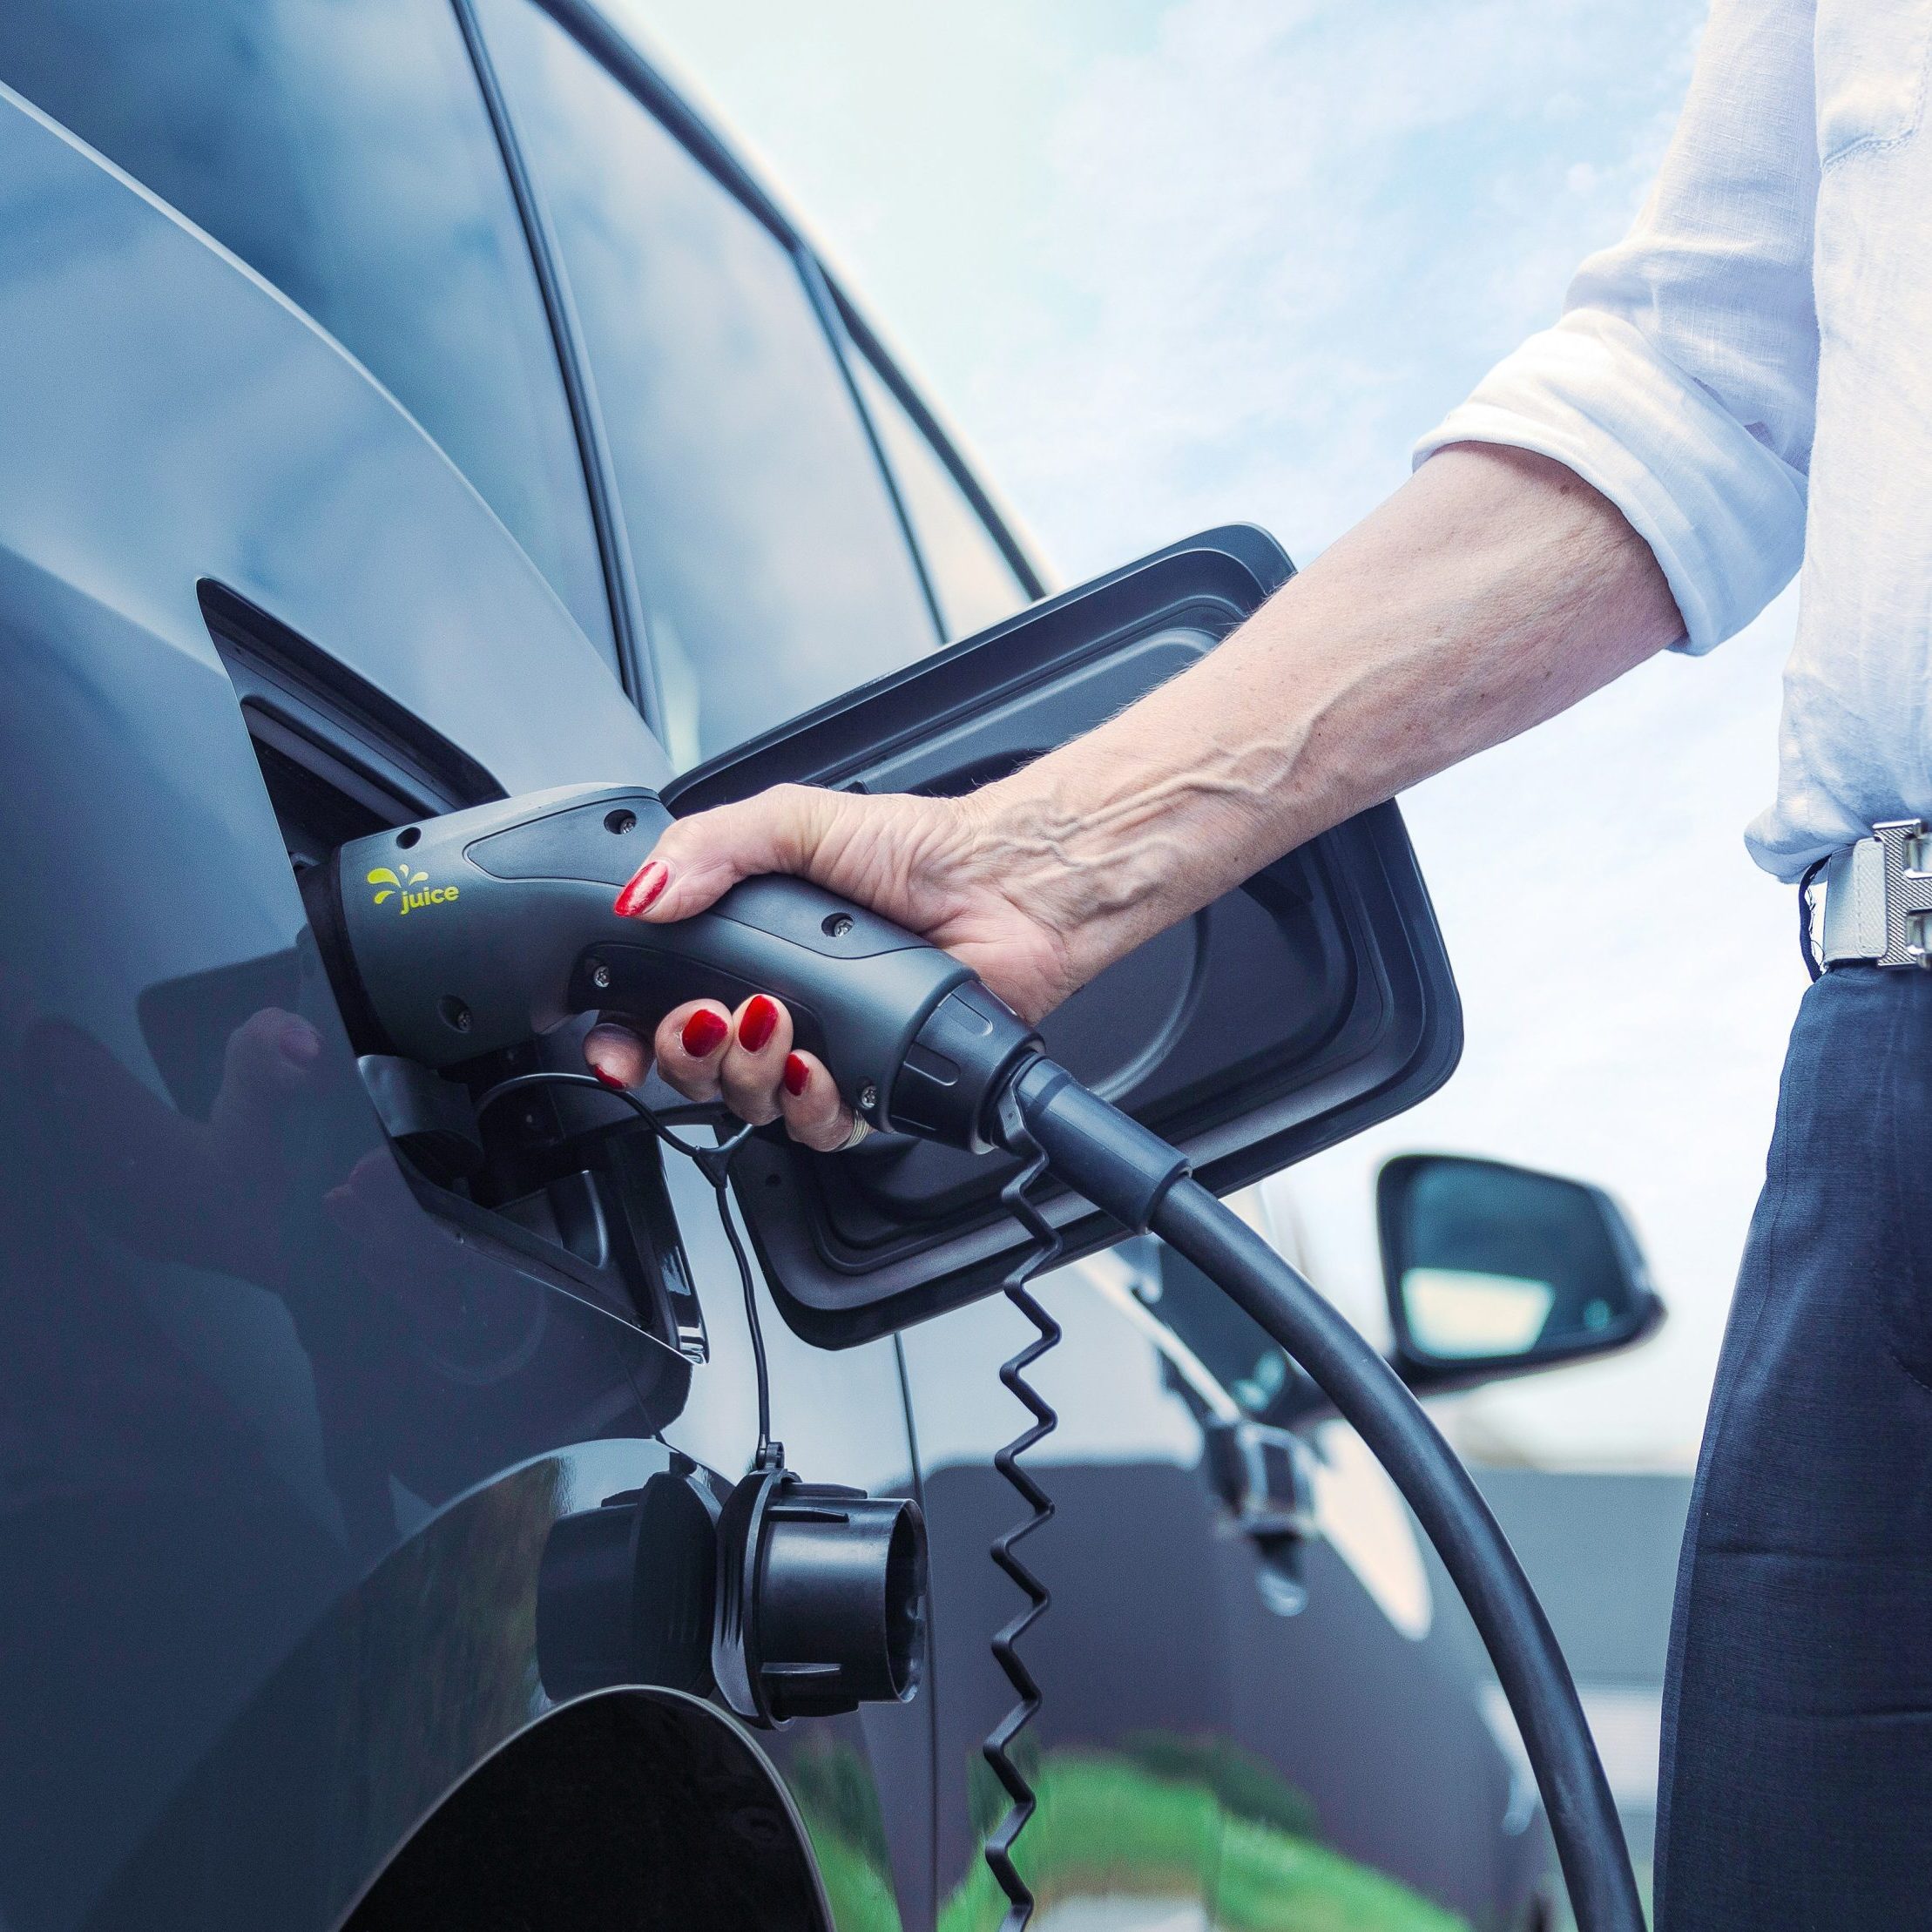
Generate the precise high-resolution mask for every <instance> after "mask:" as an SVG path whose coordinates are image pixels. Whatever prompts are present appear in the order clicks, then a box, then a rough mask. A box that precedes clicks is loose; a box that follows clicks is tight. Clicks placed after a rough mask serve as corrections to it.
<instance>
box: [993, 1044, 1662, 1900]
mask: <svg viewBox="0 0 1932 1932" xmlns="http://www.w3.org/2000/svg"><path fill="white" fill-rule="evenodd" d="M1015 1112H1017V1115H1018V1118H1019V1119H1020V1121H1021V1122H1022V1123H1023V1125H1024V1127H1025V1129H1026V1132H1027V1144H1028V1146H1030V1147H1031V1148H1035V1149H1037V1150H1038V1151H1039V1152H1042V1153H1044V1155H1045V1157H1046V1162H1047V1165H1048V1167H1049V1169H1050V1171H1051V1172H1052V1173H1053V1174H1054V1175H1055V1176H1056V1177H1057V1179H1060V1180H1062V1181H1064V1182H1065V1183H1066V1184H1067V1186H1070V1187H1071V1188H1073V1189H1074V1190H1075V1191H1076V1192H1078V1193H1080V1194H1084V1196H1085V1197H1086V1198H1087V1199H1089V1200H1090V1201H1091V1202H1092V1203H1093V1204H1094V1206H1096V1207H1098V1208H1100V1209H1101V1210H1102V1211H1103V1212H1104V1213H1107V1214H1110V1215H1111V1216H1112V1217H1113V1219H1115V1220H1117V1221H1118V1222H1120V1223H1121V1224H1122V1225H1123V1226H1125V1227H1128V1228H1131V1229H1132V1230H1134V1231H1135V1232H1136V1233H1152V1234H1156V1235H1159V1237H1160V1239H1161V1240H1164V1241H1165V1242H1166V1243H1167V1244H1168V1246H1171V1247H1172V1248H1173V1250H1174V1251H1175V1252H1176V1253H1179V1254H1181V1255H1184V1256H1186V1259H1187V1260H1190V1261H1192V1263H1193V1264H1194V1266H1195V1267H1198V1268H1199V1269H1200V1271H1201V1272H1202V1273H1204V1274H1206V1276H1207V1277H1208V1279H1209V1280H1212V1281H1213V1283H1214V1285H1215V1286H1216V1287H1219V1289H1220V1290H1221V1292H1222V1293H1223V1294H1226V1296H1227V1297H1228V1298H1229V1300H1232V1301H1233V1302H1234V1303H1235V1305H1236V1306H1237V1307H1240V1308H1241V1309H1243V1310H1244V1311H1245V1312H1246V1314H1248V1315H1250V1316H1251V1317H1252V1318H1253V1320H1254V1321H1257V1322H1259V1323H1260V1326H1261V1327H1262V1328H1264V1329H1265V1330H1266V1331H1267V1334H1270V1335H1272V1336H1273V1339H1274V1340H1275V1341H1278V1342H1279V1343H1280V1345H1281V1347H1282V1348H1284V1349H1286V1350H1287V1354H1288V1355H1289V1357H1290V1358H1291V1359H1292V1360H1293V1361H1295V1362H1296V1363H1298V1364H1299V1365H1300V1367H1301V1368H1303V1369H1305V1370H1306V1371H1307V1374H1308V1375H1309V1376H1310V1377H1312V1378H1313V1380H1314V1381H1315V1382H1316V1384H1317V1385H1318V1386H1319V1387H1320V1388H1321V1391H1322V1393H1323V1394H1324V1395H1327V1398H1328V1399H1329V1401H1330V1402H1333V1403H1334V1406H1335V1408H1336V1410H1337V1411H1338V1412H1339V1413H1340V1415H1341V1417H1342V1419H1343V1420H1344V1421H1345V1422H1348V1423H1349V1424H1351V1425H1352V1426H1353V1428H1354V1430H1355V1433H1356V1434H1357V1435H1360V1436H1361V1440H1362V1442H1364V1443H1365V1444H1366V1445H1367V1447H1368V1449H1369V1450H1370V1452H1371V1453H1372V1454H1373V1455H1374V1456H1375V1459H1376V1461H1377V1462H1379V1463H1381V1466H1382V1467H1383V1468H1384V1469H1387V1470H1388V1474H1389V1476H1390V1477H1391V1478H1392V1479H1393V1481H1394V1483H1395V1487H1396V1488H1397V1489H1398V1490H1401V1491H1402V1496H1403V1497H1404V1498H1405V1499H1406V1501H1407V1502H1408V1506H1409V1508H1410V1509H1411V1510H1414V1511H1415V1517H1416V1519H1417V1521H1418V1522H1420V1523H1421V1524H1422V1529H1423V1530H1424V1532H1425V1533H1426V1534H1427V1535H1428V1537H1429V1541H1430V1542H1431V1543H1433V1544H1435V1550H1436V1554H1437V1555H1438V1556H1440V1557H1442V1566H1443V1568H1444V1569H1446V1570H1447V1571H1449V1577H1450V1580H1451V1581H1452V1582H1453V1583H1454V1584H1455V1585H1456V1589H1457V1590H1458V1591H1460V1592H1461V1593H1462V1598H1463V1603H1464V1604H1467V1606H1468V1608H1469V1616H1470V1618H1471V1620H1472V1621H1473V1622H1474V1623H1475V1625H1476V1630H1477V1631H1478V1633H1479V1634H1480V1635H1481V1637H1482V1638H1483V1646H1484V1648H1485V1649H1486V1650H1487V1651H1488V1652H1489V1653H1490V1662H1491V1663H1492V1664H1493V1665H1495V1668H1496V1678H1497V1680H1498V1682H1500V1684H1501V1685H1502V1686H1503V1695H1504V1696H1505V1697H1506V1698H1507V1699H1509V1703H1510V1712H1512V1714H1513V1715H1514V1716H1515V1718H1516V1720H1517V1729H1518V1730H1519V1731H1520V1732H1521V1733H1522V1735H1523V1748H1524V1749H1525V1750H1526V1751H1527V1753H1529V1757H1530V1766H1531V1767H1532V1769H1533V1770H1534V1771H1535V1773H1536V1774H1537V1784H1538V1785H1539V1787H1541V1789H1542V1792H1543V1799H1544V1806H1545V1807H1546V1808H1547V1810H1548V1813H1549V1818H1550V1835H1551V1836H1552V1837H1553V1838H1554V1839H1555V1840H1556V1843H1557V1857H1558V1858H1559V1859H1560V1861H1562V1864H1563V1874H1564V1881H1565V1882H1566V1883H1567V1884H1568V1886H1569V1888H1570V1902H1571V1908H1572V1909H1573V1911H1574V1913H1575V1915H1576V1919H1577V1925H1578V1926H1579V1927H1580V1928H1581V1932H1643V1928H1644V1911H1643V1908H1642V1906H1641V1905H1640V1904H1639V1903H1638V1895H1637V1883H1636V1880H1635V1878H1634V1877H1633V1876H1632V1875H1631V1867H1630V1857H1629V1854H1628V1852H1627V1851H1626V1849H1625V1843H1624V1834H1623V1825H1622V1822H1621V1821H1620V1820H1619V1819H1618V1814H1617V1806H1616V1802H1615V1800H1613V1799H1612V1798H1611V1794H1610V1785H1609V1782H1608V1780H1606V1779H1605V1778H1604V1768H1603V1766H1602V1764H1601V1763H1600V1762H1599V1760H1598V1756H1597V1753H1596V1748H1595V1746H1593V1744H1592V1743H1591V1735H1590V1726H1589V1723H1588V1721H1587V1720H1586V1719H1585V1718H1584V1710H1583V1704H1582V1701H1581V1699H1579V1698H1578V1697H1577V1687H1576V1685H1575V1684H1574V1682H1572V1680H1571V1675H1570V1667H1569V1665H1567V1664H1566V1663H1565V1662H1564V1655H1563V1651H1562V1648H1561V1647H1560V1646H1559V1645H1558V1644H1557V1638H1556V1633H1555V1632H1554V1631H1552V1630H1551V1629H1550V1620H1549V1618H1547V1617H1545V1616H1544V1611H1543V1606H1542V1605H1541V1604H1539V1603H1538V1602H1537V1596H1536V1592H1535V1591H1533V1590H1531V1589H1530V1582H1529V1578H1528V1577H1525V1576H1524V1575H1523V1565H1522V1564H1520V1563H1518V1562H1517V1557H1516V1553H1515V1551H1514V1550H1511V1549H1510V1544H1509V1540H1508V1539H1507V1538H1506V1537H1504V1536H1503V1531H1502V1530H1501V1529H1500V1528H1499V1527H1498V1526H1497V1523H1496V1517H1494V1516H1493V1515H1492V1514H1491V1513H1490V1506H1489V1504H1488V1503H1485V1502H1484V1501H1483V1493H1482V1491H1481V1490H1478V1489H1477V1488H1476V1483H1475V1480H1474V1479H1473V1478H1472V1477H1471V1476H1470V1475H1469V1471H1468V1470H1467V1469H1464V1468H1463V1463H1462V1462H1461V1460H1460V1458H1459V1457H1458V1456H1456V1451H1455V1450H1454V1449H1451V1448H1450V1447H1449V1444H1448V1443H1447V1442H1444V1441H1443V1440H1442V1432H1441V1431H1440V1430H1439V1429H1437V1428H1436V1427H1435V1423H1434V1422H1431V1421H1430V1420H1429V1415H1427V1413H1426V1412H1425V1411H1424V1409H1423V1408H1422V1404H1421V1403H1420V1402H1417V1401H1416V1400H1415V1396H1414V1395H1412V1394H1411V1393H1410V1392H1409V1390H1408V1388H1405V1387H1404V1386H1403V1385H1402V1382H1401V1381H1399V1380H1398V1379H1397V1377H1396V1376H1395V1373H1394V1372H1393V1371H1392V1370H1391V1369H1390V1368H1389V1366H1388V1363H1387V1362H1385V1361H1383V1360H1382V1358H1381V1355H1380V1354H1377V1353H1376V1352H1375V1349H1374V1348H1371V1347H1370V1345H1369V1344H1368V1341H1365V1340H1364V1339H1363V1337H1362V1336H1361V1334H1360V1333H1359V1332H1358V1331H1357V1330H1356V1329H1355V1327H1354V1325H1353V1324H1352V1323H1351V1322H1349V1321H1348V1319H1347V1318H1346V1317H1345V1316H1344V1315H1342V1314H1341V1312H1340V1311H1339V1310H1338V1309H1337V1308H1336V1307H1334V1305H1333V1304H1332V1303H1331V1302H1329V1301H1328V1300H1326V1299H1325V1298H1324V1297H1323V1296H1322V1295H1321V1294H1319V1293H1318V1292H1317V1291H1316V1289H1315V1288H1314V1286H1313V1285H1312V1284H1311V1283H1310V1282H1308V1281H1307V1280H1305V1279H1304V1278H1303V1276H1302V1275H1300V1273H1298V1272H1297V1271H1296V1270H1295V1269H1294V1268H1293V1267H1290V1266H1289V1265H1288V1263H1287V1261H1286V1260H1283V1259H1282V1257H1281V1256H1280V1254H1278V1253H1276V1252H1275V1251H1274V1249H1273V1247H1272V1246H1270V1245H1269V1244H1268V1242H1267V1241H1266V1240H1263V1238H1262V1237H1261V1236H1260V1235H1259V1234H1257V1233H1255V1232H1254V1230H1253V1228H1251V1227H1250V1226H1248V1225H1247V1224H1246V1222H1245V1221H1244V1220H1242V1219H1241V1218H1240V1216H1239V1215H1238V1214H1236V1213H1233V1210H1232V1209H1230V1208H1229V1207H1227V1206H1226V1205H1225V1204H1223V1203H1222V1202H1220V1201H1219V1200H1217V1199H1215V1198H1214V1196H1213V1194H1211V1193H1210V1192H1208V1191H1207V1189H1206V1188H1205V1187H1203V1186H1201V1185H1200V1183H1199V1181H1196V1180H1193V1179H1190V1178H1189V1176H1188V1163H1187V1161H1186V1158H1185V1157H1184V1156H1183V1155H1181V1154H1180V1153H1179V1152H1176V1150H1175V1149H1173V1148H1172V1147H1170V1146H1169V1145H1167V1144H1166V1142H1165V1141H1164V1140H1162V1139H1161V1138H1159V1135H1157V1134H1155V1133H1153V1132H1151V1131H1150V1130H1149V1129H1147V1128H1145V1127H1144V1126H1142V1125H1140V1123H1139V1122H1138V1121H1136V1120H1133V1119H1132V1118H1129V1117H1128V1116H1127V1115H1125V1114H1124V1113H1122V1112H1121V1111H1119V1110H1118V1108H1116V1107H1113V1106H1111V1105H1110V1104H1108V1103H1107V1102H1106V1101H1104V1100H1103V1099H1101V1098H1099V1097H1098V1095H1096V1094H1092V1093H1090V1092H1088V1091H1087V1090H1086V1089H1085V1088H1084V1087H1083V1086H1082V1085H1081V1084H1080V1083H1079V1082H1078V1081H1077V1080H1076V1079H1075V1078H1074V1077H1073V1076H1072V1075H1071V1074H1070V1073H1068V1072H1067V1071H1066V1070H1065V1069H1064V1067H1059V1066H1056V1065H1055V1064H1053V1063H1052V1062H1051V1061H1050V1060H1047V1059H1045V1058H1039V1059H1036V1060H1034V1061H1032V1062H1030V1064H1027V1065H1025V1066H1023V1067H1022V1068H1020V1069H1019V1070H1018V1071H1017V1072H1016V1073H1014V1074H1013V1075H1011V1076H1010V1078H1009V1082H1008V1085H1007V1088H1006V1090H1005V1091H1004V1092H1003V1095H1002V1096H1001V1098H1000V1103H999V1118H1000V1119H1001V1120H1002V1121H1004V1120H1006V1119H1007V1118H1010V1116H1011V1115H1012V1114H1014V1113H1015ZM1014 1151H1015V1152H1023V1151H1025V1150H1023V1149H1020V1148H1016V1149H1015V1150H1014Z"/></svg>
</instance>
